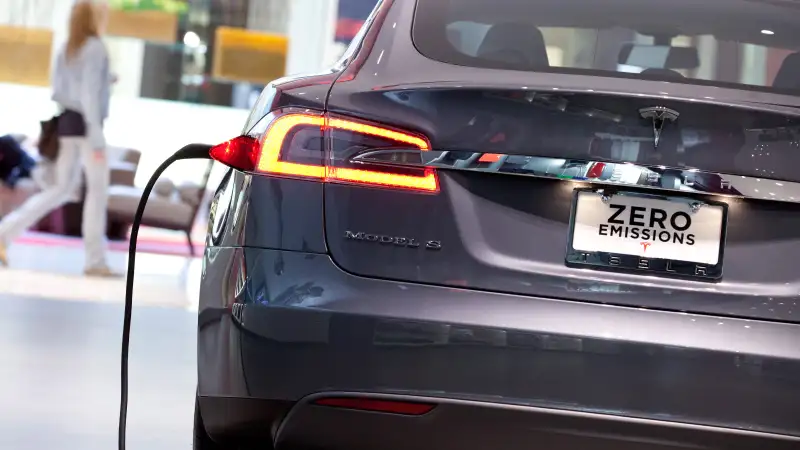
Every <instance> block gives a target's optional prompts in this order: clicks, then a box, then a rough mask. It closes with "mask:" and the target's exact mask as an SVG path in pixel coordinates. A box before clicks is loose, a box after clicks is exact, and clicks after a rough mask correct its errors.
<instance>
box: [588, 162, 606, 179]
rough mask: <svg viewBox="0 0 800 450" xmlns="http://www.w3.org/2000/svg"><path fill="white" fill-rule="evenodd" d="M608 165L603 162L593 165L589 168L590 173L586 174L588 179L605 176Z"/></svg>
mask: <svg viewBox="0 0 800 450" xmlns="http://www.w3.org/2000/svg"><path fill="white" fill-rule="evenodd" d="M605 168H606V164H605V163H601V162H596V163H593V164H592V167H590V168H589V171H588V172H587V173H586V178H600V177H602V176H603V170H605Z"/></svg>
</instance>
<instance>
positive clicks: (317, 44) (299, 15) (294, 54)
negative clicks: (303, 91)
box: [286, 0, 339, 75]
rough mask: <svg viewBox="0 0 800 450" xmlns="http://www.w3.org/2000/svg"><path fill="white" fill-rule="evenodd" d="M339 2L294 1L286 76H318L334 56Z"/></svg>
mask: <svg viewBox="0 0 800 450" xmlns="http://www.w3.org/2000/svg"><path fill="white" fill-rule="evenodd" d="M338 7H339V2H338V0H291V3H290V7H289V23H288V26H287V30H286V34H287V35H288V36H289V52H288V55H287V60H286V74H287V75H294V74H297V73H311V72H318V71H320V70H321V69H323V68H324V67H325V64H326V63H327V62H328V61H330V60H331V59H332V58H331V53H332V52H335V45H334V38H335V35H336V14H337V10H338Z"/></svg>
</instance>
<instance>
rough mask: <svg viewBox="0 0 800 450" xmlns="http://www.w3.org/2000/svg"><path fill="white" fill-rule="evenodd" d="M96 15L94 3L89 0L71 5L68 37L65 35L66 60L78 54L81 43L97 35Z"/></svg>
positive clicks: (81, 0) (82, 0)
mask: <svg viewBox="0 0 800 450" xmlns="http://www.w3.org/2000/svg"><path fill="white" fill-rule="evenodd" d="M98 34H99V30H98V16H97V10H96V9H95V6H94V4H93V3H92V2H91V1H90V0H79V1H78V2H77V3H75V6H73V7H72V13H71V14H70V17H69V37H67V48H66V57H67V61H69V60H70V59H72V58H74V57H75V55H77V54H78V52H79V51H80V49H81V48H82V47H83V44H85V43H86V41H88V40H89V39H90V38H92V37H97V36H98Z"/></svg>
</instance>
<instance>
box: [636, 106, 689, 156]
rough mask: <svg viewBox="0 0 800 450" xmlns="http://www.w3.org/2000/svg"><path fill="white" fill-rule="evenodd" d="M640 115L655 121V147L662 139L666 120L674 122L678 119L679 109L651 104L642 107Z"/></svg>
mask: <svg viewBox="0 0 800 450" xmlns="http://www.w3.org/2000/svg"><path fill="white" fill-rule="evenodd" d="M639 115H640V116H642V118H643V119H650V120H652V121H653V135H654V137H655V141H654V145H653V147H654V148H658V141H660V140H661V130H663V129H664V124H665V123H666V122H674V121H675V120H677V119H678V116H680V114H678V112H677V111H674V110H672V109H669V108H665V107H663V106H651V107H649V108H642V109H640V110H639Z"/></svg>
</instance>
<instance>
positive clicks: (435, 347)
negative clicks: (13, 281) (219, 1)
mask: <svg viewBox="0 0 800 450" xmlns="http://www.w3.org/2000/svg"><path fill="white" fill-rule="evenodd" d="M798 25H800V9H798V7H797V5H796V4H795V3H793V2H791V1H785V2H779V1H772V2H768V1H761V0H670V1H660V0H635V1H634V0H531V1H521V0H493V1H483V0H405V1H401V0H394V1H392V0H383V1H379V2H378V4H377V6H376V7H375V9H374V11H373V12H372V15H371V16H370V17H369V19H368V20H367V22H366V24H365V25H364V27H363V28H362V29H361V31H360V33H359V35H358V36H357V38H356V39H355V40H354V42H353V43H352V45H351V46H350V47H349V48H348V49H347V51H346V52H345V54H344V55H343V56H342V58H341V60H340V61H339V62H337V64H336V65H335V66H333V67H331V68H330V69H328V70H325V71H323V72H322V73H315V74H307V75H297V76H289V77H286V78H282V79H279V80H276V81H274V82H272V83H270V84H269V85H268V86H267V87H266V88H265V89H264V90H263V92H262V93H261V95H260V97H259V99H258V101H257V103H256V105H255V107H254V108H253V110H252V113H251V114H250V117H249V119H248V120H247V123H246V124H244V126H243V128H242V131H241V135H240V136H238V137H233V136H232V139H231V140H230V141H228V142H225V143H223V144H220V145H217V146H215V147H214V148H213V150H212V156H213V157H214V158H215V159H216V160H217V161H219V162H220V163H223V164H224V165H226V166H228V170H227V173H226V175H225V177H224V179H223V181H222V182H221V183H220V185H219V186H218V188H217V189H216V191H215V194H214V197H213V202H212V207H211V214H210V221H209V227H208V235H207V242H206V245H207V249H206V252H205V255H204V258H203V275H202V288H201V298H200V310H199V336H198V388H197V407H196V417H195V428H196V430H195V431H196V437H195V449H197V450H209V449H227V448H231V449H233V448H260V449H269V448H277V449H335V450H339V449H341V450H362V449H363V450H369V449H380V450H401V449H403V450H407V449H415V450H423V449H437V450H438V449H460V450H465V449H492V450H505V449H523V448H524V449H582V450H600V449H615V450H628V449H637V450H656V449H658V450H666V449H686V448H698V449H699V448H703V449H723V448H724V449H740V448H741V449H744V448H757V449H773V448H774V449H789V448H795V449H796V448H800V419H798V418H800V401H798V399H800V345H798V343H800V323H799V322H800V308H799V307H798V301H800V272H798V271H797V268H796V267H794V263H793V262H792V261H794V259H795V258H794V254H795V252H796V251H797V252H800V204H799V203H798V202H800V171H799V170H798V167H800V143H798V141H799V140H800V138H798V135H799V134H800V53H795V52H796V51H797V50H798V49H800V34H798V32H797V29H798Z"/></svg>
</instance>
